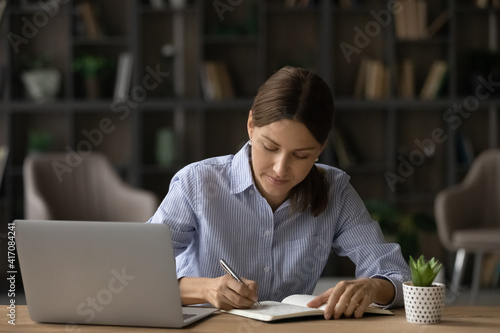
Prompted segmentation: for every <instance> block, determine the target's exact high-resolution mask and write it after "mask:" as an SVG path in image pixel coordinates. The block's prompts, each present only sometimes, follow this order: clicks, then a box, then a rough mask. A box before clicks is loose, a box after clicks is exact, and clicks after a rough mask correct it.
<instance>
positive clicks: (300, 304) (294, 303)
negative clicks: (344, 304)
mask: <svg viewBox="0 0 500 333" xmlns="http://www.w3.org/2000/svg"><path fill="white" fill-rule="evenodd" d="M315 297H316V296H313V295H291V296H288V297H286V298H285V299H284V300H283V301H281V303H280V302H273V301H263V302H260V304H261V305H262V307H259V306H258V305H257V304H255V305H254V306H252V307H251V308H249V309H231V310H228V311H225V312H227V313H231V314H235V315H238V316H243V317H247V318H252V319H257V320H262V321H274V320H280V319H286V318H295V317H307V316H319V315H323V312H324V310H325V307H326V304H323V305H322V306H320V307H319V308H316V309H315V308H308V307H307V305H306V304H307V303H309V302H310V301H312V300H313V299H314V298H315ZM365 313H371V314H380V315H394V313H393V312H392V311H390V310H386V309H381V308H377V307H374V306H369V307H368V308H367V309H366V310H365Z"/></svg>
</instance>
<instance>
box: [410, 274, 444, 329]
mask: <svg viewBox="0 0 500 333" xmlns="http://www.w3.org/2000/svg"><path fill="white" fill-rule="evenodd" d="M445 290H446V286H445V285H444V284H443V283H437V282H434V283H433V284H432V286H430V287H415V286H413V283H412V282H411V281H407V282H404V283H403V294H404V301H405V313H406V320H407V321H408V322H410V323H415V324H437V323H439V322H440V321H441V312H442V311H443V308H444V294H445Z"/></svg>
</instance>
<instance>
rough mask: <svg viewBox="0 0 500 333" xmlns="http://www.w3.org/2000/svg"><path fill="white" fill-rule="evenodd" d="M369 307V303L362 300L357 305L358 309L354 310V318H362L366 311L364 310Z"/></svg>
mask: <svg viewBox="0 0 500 333" xmlns="http://www.w3.org/2000/svg"><path fill="white" fill-rule="evenodd" d="M369 305H370V302H369V301H368V300H366V299H363V300H362V301H361V302H360V303H359V304H358V308H357V309H356V311H354V317H355V318H361V317H363V314H364V313H365V311H366V308H367V307H368V306H369Z"/></svg>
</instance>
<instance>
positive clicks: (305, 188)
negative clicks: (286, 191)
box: [290, 165, 329, 217]
mask: <svg viewBox="0 0 500 333" xmlns="http://www.w3.org/2000/svg"><path fill="white" fill-rule="evenodd" d="M328 188H329V186H328V181H327V180H326V177H325V175H324V173H323V171H322V170H320V169H319V168H318V167H317V166H316V165H313V167H312V168H311V171H309V173H308V174H307V176H306V178H304V180H303V181H302V182H300V183H299V184H297V185H296V186H295V187H294V188H293V189H292V190H291V193H290V202H291V205H292V209H294V210H298V211H301V212H303V211H305V210H306V209H307V208H308V207H309V206H311V213H312V215H313V216H314V217H316V216H318V215H319V214H321V213H322V212H323V211H324V210H325V209H326V206H327V205H328V199H329V198H328Z"/></svg>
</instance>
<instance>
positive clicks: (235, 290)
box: [179, 274, 257, 310]
mask: <svg viewBox="0 0 500 333" xmlns="http://www.w3.org/2000/svg"><path fill="white" fill-rule="evenodd" d="M241 280H242V281H243V283H240V282H238V281H236V280H235V279H234V278H233V277H231V276H230V275H227V274H226V275H223V276H220V277H217V278H195V277H183V278H181V279H180V280H179V288H180V291H181V299H182V304H183V305H189V304H197V303H206V302H208V303H210V304H212V305H213V306H215V307H216V308H218V309H221V310H230V309H233V308H249V307H251V306H252V305H253V304H255V302H257V282H255V281H252V280H248V279H245V278H241Z"/></svg>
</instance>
